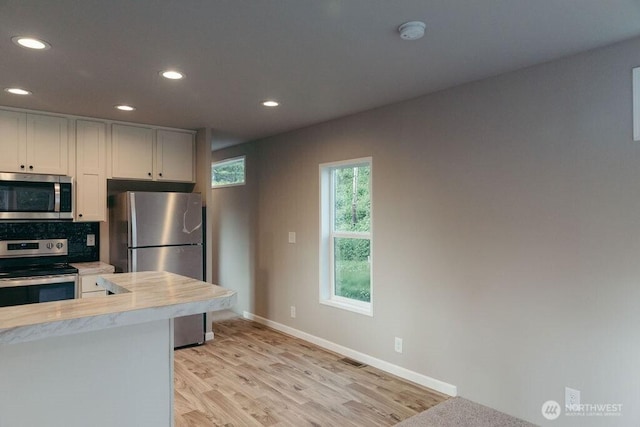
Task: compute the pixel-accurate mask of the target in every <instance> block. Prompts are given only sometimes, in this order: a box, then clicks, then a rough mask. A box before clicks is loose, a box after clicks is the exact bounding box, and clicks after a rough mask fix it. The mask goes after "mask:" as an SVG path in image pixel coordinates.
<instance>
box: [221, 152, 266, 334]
mask: <svg viewBox="0 0 640 427" xmlns="http://www.w3.org/2000/svg"><path fill="white" fill-rule="evenodd" d="M254 151H255V150H254V148H253V147H252V146H251V145H245V146H235V147H230V148H227V149H224V150H220V151H214V152H213V157H212V160H213V161H219V160H224V159H228V158H232V157H238V156H241V155H245V156H246V163H245V171H246V177H245V178H246V185H242V186H232V187H221V188H214V189H212V190H210V191H211V202H210V204H209V206H210V209H209V212H210V216H211V227H210V228H211V240H212V244H211V246H210V247H211V254H212V258H213V259H212V263H211V266H212V268H211V270H212V283H215V284H217V285H220V286H224V287H227V288H229V289H233V290H235V291H236V292H237V293H238V301H237V303H236V306H235V307H234V310H235V311H237V312H238V313H242V312H243V311H245V310H247V311H251V312H253V309H254V305H253V296H252V295H253V287H254V283H255V280H254V277H255V262H254V259H255V245H256V243H255V235H256V219H257V215H258V211H257V190H258V182H257V166H258V165H257V163H256V158H255V154H254ZM216 317H217V316H216V315H213V318H214V319H215V318H216ZM214 333H215V328H214Z"/></svg>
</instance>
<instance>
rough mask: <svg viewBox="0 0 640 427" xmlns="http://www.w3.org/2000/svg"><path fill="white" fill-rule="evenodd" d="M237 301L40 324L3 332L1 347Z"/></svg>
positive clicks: (203, 310)
mask: <svg viewBox="0 0 640 427" xmlns="http://www.w3.org/2000/svg"><path fill="white" fill-rule="evenodd" d="M105 298H109V297H105ZM236 299H237V294H235V293H234V294H233V295H230V296H228V297H217V298H216V299H213V300H205V301H195V302H188V303H180V304H175V305H167V306H161V307H149V308H142V309H138V310H132V311H123V312H117V313H107V314H99V315H95V316H86V317H80V318H76V319H66V320H61V321H53V322H48V323H43V324H38V325H28V326H20V327H16V328H11V329H6V330H3V331H0V345H4V344H18V343H21V342H28V341H35V340H40V339H43V338H51V337H59V336H63V335H71V334H78V333H82V332H92V331H98V330H101V329H108V328H115V327H119V326H127V325H133V324H138V323H145V322H151V321H155V320H162V319H170V318H174V317H181V316H188V315H190V314H200V313H206V312H211V311H219V310H226V309H229V308H231V307H232V306H233V305H234V304H235V303H236Z"/></svg>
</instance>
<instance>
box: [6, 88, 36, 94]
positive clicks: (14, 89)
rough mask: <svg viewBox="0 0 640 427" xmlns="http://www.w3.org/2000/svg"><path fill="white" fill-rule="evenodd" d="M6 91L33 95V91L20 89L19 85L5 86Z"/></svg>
mask: <svg viewBox="0 0 640 427" xmlns="http://www.w3.org/2000/svg"><path fill="white" fill-rule="evenodd" d="M4 91H5V92H9V93H12V94H14V95H31V91H29V90H25V89H20V88H19V87H8V88H5V90H4Z"/></svg>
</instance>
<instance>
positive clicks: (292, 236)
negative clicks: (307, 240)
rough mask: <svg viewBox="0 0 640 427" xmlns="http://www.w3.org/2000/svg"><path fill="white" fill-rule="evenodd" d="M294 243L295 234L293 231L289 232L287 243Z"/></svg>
mask: <svg viewBox="0 0 640 427" xmlns="http://www.w3.org/2000/svg"><path fill="white" fill-rule="evenodd" d="M295 242H296V232H295V231H290V232H289V243H295Z"/></svg>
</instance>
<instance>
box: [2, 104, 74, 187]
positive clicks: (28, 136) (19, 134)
mask: <svg viewBox="0 0 640 427" xmlns="http://www.w3.org/2000/svg"><path fill="white" fill-rule="evenodd" d="M68 128H69V120H68V119H67V118H65V117H57V116H47V115H42V114H31V113H21V112H15V111H4V110H0V169H1V170H2V171H3V172H27V173H40V174H54V175H66V174H68V172H69V160H68V159H69V129H68Z"/></svg>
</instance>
